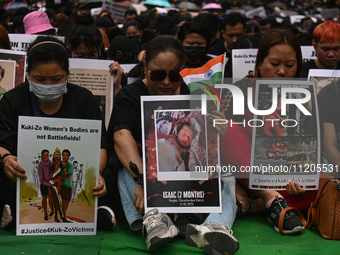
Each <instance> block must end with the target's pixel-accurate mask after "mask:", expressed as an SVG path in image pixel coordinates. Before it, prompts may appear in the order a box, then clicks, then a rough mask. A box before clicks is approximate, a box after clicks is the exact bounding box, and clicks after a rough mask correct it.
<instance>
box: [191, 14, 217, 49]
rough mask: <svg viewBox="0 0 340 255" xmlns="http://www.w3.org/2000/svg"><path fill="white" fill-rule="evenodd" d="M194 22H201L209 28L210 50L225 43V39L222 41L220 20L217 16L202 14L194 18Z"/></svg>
mask: <svg viewBox="0 0 340 255" xmlns="http://www.w3.org/2000/svg"><path fill="white" fill-rule="evenodd" d="M194 20H197V21H198V22H201V24H204V25H206V27H207V28H208V30H209V32H210V38H211V39H210V43H209V45H208V47H209V48H211V47H213V46H214V45H216V44H218V43H220V42H222V41H223V39H221V31H220V19H219V18H218V16H217V15H214V14H212V13H200V14H198V15H197V16H196V17H195V18H194Z"/></svg>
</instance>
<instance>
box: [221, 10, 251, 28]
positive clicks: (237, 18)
mask: <svg viewBox="0 0 340 255" xmlns="http://www.w3.org/2000/svg"><path fill="white" fill-rule="evenodd" d="M246 22H247V18H246V17H245V16H243V15H242V14H241V13H238V12H232V13H230V14H228V15H225V16H224V17H223V21H222V30H225V27H226V26H227V25H229V26H232V27H235V26H236V25H237V24H238V23H241V24H242V25H243V28H246Z"/></svg>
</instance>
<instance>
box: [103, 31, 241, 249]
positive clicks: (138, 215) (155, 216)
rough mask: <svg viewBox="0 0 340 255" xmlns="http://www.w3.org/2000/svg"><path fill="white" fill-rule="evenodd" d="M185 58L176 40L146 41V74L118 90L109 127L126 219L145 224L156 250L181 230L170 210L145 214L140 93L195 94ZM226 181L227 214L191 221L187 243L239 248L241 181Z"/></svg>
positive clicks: (132, 224) (135, 226)
mask: <svg viewBox="0 0 340 255" xmlns="http://www.w3.org/2000/svg"><path fill="white" fill-rule="evenodd" d="M184 62H185V51H184V49H183V46H182V44H181V43H180V41H178V40H177V39H176V38H174V37H172V36H157V37H156V38H154V39H153V40H152V41H150V42H149V43H148V44H147V45H146V49H145V54H144V58H143V62H142V63H143V65H142V68H143V69H142V70H143V74H144V77H143V78H142V79H138V80H137V81H135V82H134V83H132V84H130V85H128V86H126V87H124V88H123V89H122V90H121V91H120V92H119V93H118V95H117V97H116V99H115V104H114V107H113V112H112V116H111V120H110V125H109V129H108V130H109V136H111V137H112V139H113V141H114V148H115V153H116V155H117V157H118V159H119V161H120V163H121V164H122V166H123V167H121V168H119V169H118V170H117V171H118V187H119V191H120V196H121V198H122V199H121V200H122V203H123V209H124V213H125V217H126V219H127V221H128V223H129V225H130V228H131V229H132V230H135V231H136V230H140V229H142V228H143V225H144V226H145V228H146V232H147V237H146V243H147V248H148V250H150V251H151V250H154V249H156V248H158V247H161V246H163V245H164V244H165V243H167V242H169V241H170V240H171V239H173V238H174V237H175V236H177V235H178V234H179V229H178V228H177V227H176V226H175V225H174V224H173V222H172V220H171V219H170V217H169V216H168V215H167V214H165V213H162V212H159V211H158V209H156V208H155V209H152V210H150V211H148V212H146V214H145V215H144V199H145V198H144V186H143V183H142V180H143V162H142V155H141V144H142V133H141V129H142V127H141V115H140V112H141V103H140V96H142V95H183V94H189V89H188V87H187V86H186V85H185V84H184V83H183V82H182V77H181V76H180V74H179V71H180V70H181V68H182V67H183V66H184ZM211 117H212V118H223V114H221V113H220V112H216V113H215V114H211ZM217 126H218V125H217ZM220 128H221V129H219V128H218V130H217V132H218V133H219V134H220V135H224V133H225V132H226V126H225V125H222V126H221V127H220ZM133 166H135V167H133ZM135 170H136V171H135ZM137 171H138V172H137ZM137 176H138V177H137ZM222 184H223V185H222V186H223V188H222V201H223V202H222V207H223V208H222V213H221V214H218V213H212V214H210V215H209V216H208V218H207V219H206V220H205V221H204V224H201V225H193V224H189V225H187V227H186V231H187V235H186V238H187V243H188V244H189V245H192V246H197V247H202V248H204V250H205V252H207V254H214V252H217V253H221V254H222V253H228V254H234V253H235V252H236V251H237V250H238V247H239V244H238V241H237V240H236V239H235V237H233V235H232V234H231V231H230V229H231V227H232V225H233V221H234V219H235V205H234V202H235V196H234V184H235V179H234V178H233V177H225V178H223V179H222ZM143 215H144V217H143ZM192 235H194V236H197V238H194V237H193V236H192ZM209 236H210V237H211V238H210V237H209Z"/></svg>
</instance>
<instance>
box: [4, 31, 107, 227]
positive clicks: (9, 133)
mask: <svg viewBox="0 0 340 255" xmlns="http://www.w3.org/2000/svg"><path fill="white" fill-rule="evenodd" d="M68 74H69V61H68V51H67V48H66V46H65V45H64V44H63V43H62V42H60V41H59V40H58V39H55V38H54V37H38V38H37V39H36V40H35V41H34V42H33V43H32V44H31V46H30V48H29V49H28V52H27V81H26V82H24V83H22V84H20V85H19V86H17V87H16V88H14V89H12V90H11V91H9V92H7V93H6V94H5V95H4V97H3V98H2V100H1V102H0V155H1V161H0V164H1V165H0V167H1V171H0V175H1V176H0V182H1V184H0V187H1V192H0V193H1V200H2V202H3V203H5V204H8V205H9V207H8V206H6V207H5V210H4V215H3V221H2V222H1V225H2V227H6V226H7V224H8V223H10V222H11V221H12V216H11V213H10V212H12V215H15V198H16V195H15V194H16V189H15V181H16V180H17V177H19V178H22V179H26V178H27V175H26V171H25V169H23V168H22V167H21V166H20V165H19V164H18V163H17V135H18V116H41V117H56V118H73V119H95V120H102V138H101V150H100V174H99V182H98V185H96V186H95V187H93V195H96V196H103V195H105V193H106V186H105V182H104V179H103V177H102V176H101V173H102V171H103V170H104V168H105V166H106V163H107V153H106V148H107V145H106V130H105V125H104V121H103V117H102V113H101V112H100V109H99V107H98V104H97V102H96V100H95V98H94V96H93V95H92V93H91V92H90V91H88V90H87V89H85V88H82V87H80V86H77V85H74V84H71V83H68V82H67V78H68ZM8 214H9V215H8ZM4 216H5V217H4ZM4 218H5V219H4Z"/></svg>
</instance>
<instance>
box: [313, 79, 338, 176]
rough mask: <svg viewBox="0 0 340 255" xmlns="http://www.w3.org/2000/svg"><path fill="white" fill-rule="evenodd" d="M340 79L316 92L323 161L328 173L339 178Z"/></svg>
mask: <svg viewBox="0 0 340 255" xmlns="http://www.w3.org/2000/svg"><path fill="white" fill-rule="evenodd" d="M339 86H340V79H337V80H334V81H333V82H332V83H331V84H330V85H328V86H327V87H326V88H324V89H322V91H321V92H320V93H319V94H318V105H319V112H320V122H321V125H322V126H321V127H322V131H323V132H322V138H323V139H322V156H323V163H325V164H329V171H330V172H329V174H330V175H332V176H334V177H336V178H340V172H339V165H340V161H339V159H340V150H339V148H340V147H339V141H338V139H337V137H339V133H340V131H339V130H340V118H339V114H338V109H339V98H340V90H339Z"/></svg>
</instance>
